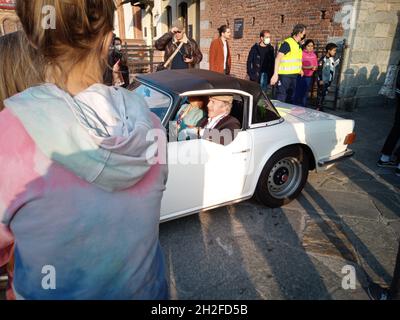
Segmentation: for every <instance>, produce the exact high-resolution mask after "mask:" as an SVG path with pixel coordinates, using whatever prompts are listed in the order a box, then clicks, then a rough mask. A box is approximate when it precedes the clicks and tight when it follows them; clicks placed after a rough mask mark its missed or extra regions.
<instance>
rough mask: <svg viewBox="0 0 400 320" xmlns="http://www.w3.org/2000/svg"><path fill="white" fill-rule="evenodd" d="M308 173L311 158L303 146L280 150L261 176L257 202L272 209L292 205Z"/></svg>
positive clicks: (257, 190)
mask: <svg viewBox="0 0 400 320" xmlns="http://www.w3.org/2000/svg"><path fill="white" fill-rule="evenodd" d="M308 171H309V157H308V154H307V152H305V151H304V149H303V148H302V147H301V146H292V147H287V148H285V149H281V150H279V151H278V152H276V153H275V154H274V155H273V156H272V157H271V158H270V159H269V160H268V162H267V164H266V165H265V167H264V169H263V171H262V173H261V175H260V178H259V180H258V184H257V189H256V192H255V196H256V198H257V200H258V201H260V202H261V203H262V204H264V205H266V206H268V207H271V208H278V207H281V206H283V205H285V204H288V203H290V202H291V201H293V200H294V199H296V198H297V196H298V195H299V194H300V193H301V191H302V190H303V188H304V185H305V184H306V182H307V178H308Z"/></svg>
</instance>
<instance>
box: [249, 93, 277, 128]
mask: <svg viewBox="0 0 400 320" xmlns="http://www.w3.org/2000/svg"><path fill="white" fill-rule="evenodd" d="M280 118H281V117H280V115H279V113H278V111H277V110H276V109H275V107H274V106H273V105H272V102H271V101H269V99H268V98H267V97H265V96H264V95H261V96H260V97H259V99H258V100H257V102H256V103H255V104H254V107H253V117H252V124H259V123H268V122H271V121H276V120H279V119H280Z"/></svg>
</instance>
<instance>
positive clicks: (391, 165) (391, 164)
mask: <svg viewBox="0 0 400 320" xmlns="http://www.w3.org/2000/svg"><path fill="white" fill-rule="evenodd" d="M376 165H377V166H378V167H380V168H397V166H398V163H397V162H396V161H393V160H389V161H382V160H381V159H379V160H378V162H377V163H376Z"/></svg>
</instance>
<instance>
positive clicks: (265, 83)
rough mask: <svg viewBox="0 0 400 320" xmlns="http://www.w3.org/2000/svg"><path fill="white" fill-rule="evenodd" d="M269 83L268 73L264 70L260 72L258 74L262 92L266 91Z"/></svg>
mask: <svg viewBox="0 0 400 320" xmlns="http://www.w3.org/2000/svg"><path fill="white" fill-rule="evenodd" d="M268 85H269V79H268V74H267V73H266V72H263V73H261V76H260V86H261V89H262V90H263V91H264V92H267V90H268Z"/></svg>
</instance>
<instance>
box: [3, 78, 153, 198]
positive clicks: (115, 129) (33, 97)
mask: <svg viewBox="0 0 400 320" xmlns="http://www.w3.org/2000/svg"><path fill="white" fill-rule="evenodd" d="M4 104H5V106H6V107H7V108H9V109H11V111H12V112H13V113H14V114H15V115H16V116H17V117H18V118H19V119H20V120H21V122H22V123H23V125H24V127H25V129H26V130H27V132H28V133H29V135H30V136H31V137H32V138H33V140H34V141H35V143H36V144H37V146H38V147H39V149H40V150H41V151H42V152H43V153H44V154H45V155H46V156H48V157H49V158H50V159H51V160H53V161H56V162H58V163H60V164H61V165H63V166H64V167H66V168H67V169H69V170H70V171H72V172H74V173H75V174H76V175H77V176H79V177H81V178H82V179H84V180H86V181H87V182H89V183H91V184H94V185H97V186H98V187H100V188H102V189H104V190H107V191H115V190H124V189H127V188H129V187H132V186H134V185H135V184H136V183H138V182H139V181H140V180H141V179H142V178H143V177H144V175H145V174H146V173H147V172H148V171H149V170H150V167H151V164H153V163H154V162H155V160H154V159H155V158H156V155H157V143H156V142H155V141H154V140H151V141H148V139H146V137H147V134H148V133H149V130H152V129H153V128H154V118H153V117H152V115H151V112H150V110H149V108H148V106H147V104H146V102H145V101H144V99H143V98H142V97H141V96H139V95H138V94H136V93H133V92H130V91H128V90H125V89H122V88H116V87H107V86H105V85H102V84H95V85H93V86H91V87H89V88H88V89H86V90H84V91H82V92H81V93H79V94H78V95H76V96H74V97H73V96H71V95H70V94H68V93H67V92H65V91H63V90H61V89H60V88H58V87H57V86H56V85H53V84H43V85H40V86H36V87H32V88H30V89H28V90H26V91H24V92H22V93H20V94H18V95H16V96H13V97H11V98H10V99H8V100H5V101H4ZM159 127H160V128H161V125H160V124H159Z"/></svg>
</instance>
